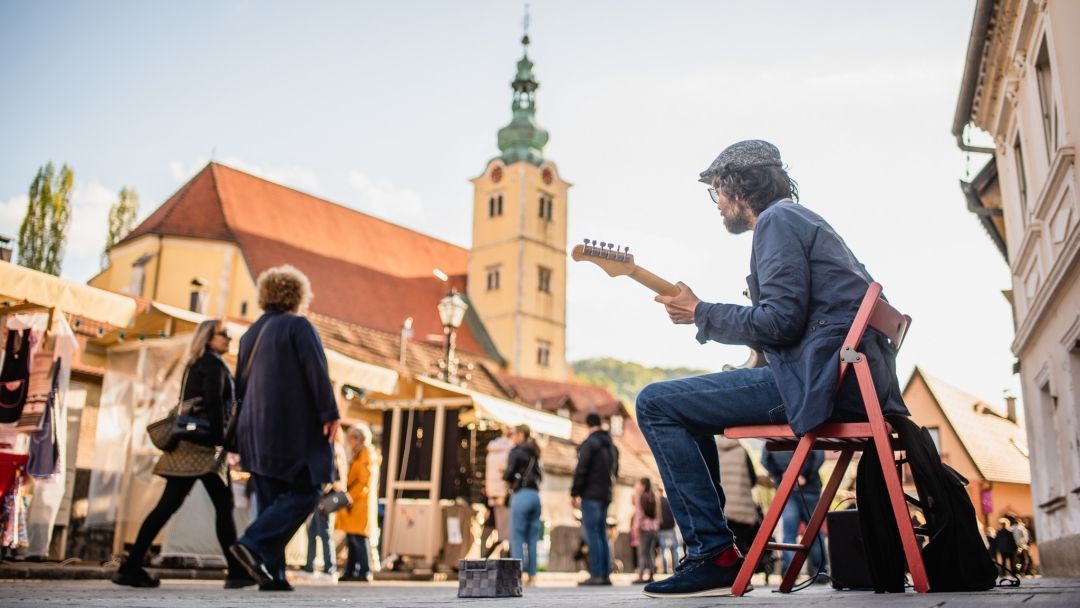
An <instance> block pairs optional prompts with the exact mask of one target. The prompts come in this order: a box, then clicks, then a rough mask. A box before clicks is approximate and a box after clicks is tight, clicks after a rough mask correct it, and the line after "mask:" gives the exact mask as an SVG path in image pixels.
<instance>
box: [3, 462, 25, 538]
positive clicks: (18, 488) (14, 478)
mask: <svg viewBox="0 0 1080 608" xmlns="http://www.w3.org/2000/svg"><path fill="white" fill-rule="evenodd" d="M26 460H27V455H26V454H9V453H6V452H0V548H3V549H4V550H5V551H7V550H9V549H17V548H19V547H26V545H27V543H28V539H27V531H26V515H27V509H28V507H29V500H28V497H27V496H26V495H25V494H26V493H25V492H24V491H23V484H24V483H25V477H26Z"/></svg>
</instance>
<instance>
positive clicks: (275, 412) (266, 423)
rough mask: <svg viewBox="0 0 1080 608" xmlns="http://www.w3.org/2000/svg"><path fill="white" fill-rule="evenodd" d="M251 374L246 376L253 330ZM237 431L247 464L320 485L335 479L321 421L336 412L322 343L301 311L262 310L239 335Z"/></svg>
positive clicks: (255, 469) (252, 469)
mask: <svg viewBox="0 0 1080 608" xmlns="http://www.w3.org/2000/svg"><path fill="white" fill-rule="evenodd" d="M268 320H273V322H272V323H271V324H270V325H269V326H267V331H266V332H265V333H264V335H263V336H262V340H261V341H260V342H259V350H258V352H257V353H255V360H254V361H253V363H252V365H251V375H250V377H247V378H243V377H241V376H243V373H244V369H245V367H246V366H247V359H248V357H249V356H251V349H252V346H253V345H254V343H255V339H256V336H257V335H258V333H259V332H260V331H261V330H262V328H263V327H264V326H266V324H267V321H268ZM236 369H237V387H236V390H237V395H238V396H239V397H240V398H241V399H242V402H241V409H240V419H239V421H238V424H237V427H236V432H237V442H238V443H239V447H240V459H241V463H242V464H243V466H244V469H245V470H247V471H250V472H252V473H256V474H258V475H263V476H266V477H271V478H274V479H279V480H282V481H286V482H298V483H308V482H310V483H311V484H313V485H320V484H325V483H330V482H331V481H332V480H333V470H334V455H333V451H332V449H331V446H330V444H329V443H328V442H327V440H326V437H325V436H323V423H325V422H329V421H331V420H337V419H338V418H339V415H338V409H337V402H336V400H335V399H334V389H333V386H332V385H331V383H330V374H329V372H328V370H327V365H326V353H325V352H323V346H322V341H321V340H319V334H318V333H316V332H315V328H314V327H313V326H312V325H311V322H310V321H308V320H307V319H305V318H304V317H301V316H299V315H294V314H289V313H279V312H268V313H264V314H263V315H262V316H261V317H259V320H258V321H255V323H254V324H252V326H251V328H250V329H249V330H248V331H247V332H246V333H245V334H244V337H243V338H241V339H240V355H239V357H238V358H237V363H236Z"/></svg>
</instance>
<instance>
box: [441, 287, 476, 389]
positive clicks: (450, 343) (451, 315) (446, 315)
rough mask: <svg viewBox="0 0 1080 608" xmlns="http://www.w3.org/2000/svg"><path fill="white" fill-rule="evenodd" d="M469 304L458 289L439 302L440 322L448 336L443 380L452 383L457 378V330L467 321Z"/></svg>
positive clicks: (451, 291) (451, 290)
mask: <svg viewBox="0 0 1080 608" xmlns="http://www.w3.org/2000/svg"><path fill="white" fill-rule="evenodd" d="M468 309H469V304H468V303H467V302H466V301H465V298H463V297H461V294H459V293H458V292H457V290H456V289H453V288H451V289H450V293H448V294H446V296H444V297H443V299H441V300H439V320H440V321H442V324H443V335H445V336H446V361H445V362H444V365H442V366H441V367H442V372H443V380H444V381H446V382H450V379H451V378H454V377H456V376H457V359H456V358H455V357H454V340H455V338H456V337H457V328H458V327H461V322H462V321H464V320H465V311H467V310H468Z"/></svg>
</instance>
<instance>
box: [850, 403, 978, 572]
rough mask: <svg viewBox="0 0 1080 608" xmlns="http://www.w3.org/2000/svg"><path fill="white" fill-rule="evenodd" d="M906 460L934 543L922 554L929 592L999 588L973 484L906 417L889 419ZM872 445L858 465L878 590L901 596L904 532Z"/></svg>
mask: <svg viewBox="0 0 1080 608" xmlns="http://www.w3.org/2000/svg"><path fill="white" fill-rule="evenodd" d="M887 418H888V420H889V423H890V424H891V425H892V427H893V428H894V429H895V430H896V432H897V434H898V435H899V437H900V443H901V445H902V447H903V449H904V451H905V453H906V454H907V462H908V465H909V466H910V467H911V473H912V476H913V477H914V479H915V486H916V488H918V491H919V495H920V497H921V499H922V500H921V501H920V503H918V504H917V505H916V506H918V507H919V508H920V509H922V511H923V515H924V516H925V518H926V532H927V536H928V538H929V540H928V541H927V543H926V546H925V547H923V549H922V558H923V563H924V565H925V566H926V576H927V579H929V583H930V591H937V592H940V591H983V590H986V589H990V588H991V587H993V586H994V584H995V582H996V580H997V568H996V567H995V566H994V562H993V561H992V560H991V558H990V553H989V552H988V551H987V550H986V546H985V545H984V544H983V535H982V532H981V531H980V530H979V528H978V525H977V524H978V520H977V519H976V517H975V507H974V506H973V505H972V504H971V499H970V498H969V497H968V494H967V491H966V490H965V489H964V487H965V486H966V485H967V484H968V480H967V479H964V477H963V476H962V475H960V474H959V473H957V472H956V471H954V470H953V469H952V468H951V467H949V466H948V465H946V464H945V463H943V462H941V456H940V455H939V454H938V451H937V448H936V447H935V446H934V441H933V439H931V437H930V433H929V432H928V431H927V430H926V429H925V428H923V427H921V426H919V425H917V424H915V423H914V422H912V421H911V420H910V419H909V418H907V417H906V416H888V417H887ZM879 462H880V461H879V460H878V457H877V452H876V450H875V449H874V447H873V441H871V442H869V443H868V444H867V449H866V450H865V451H864V452H863V454H862V458H861V459H860V461H859V469H858V477H857V483H856V489H855V491H856V497H857V498H856V500H857V501H858V505H859V525H860V528H861V529H862V535H863V543H864V545H865V547H866V556H867V565H869V567H870V575H871V578H872V579H873V581H874V590H875V591H876V592H878V593H881V592H894V593H902V592H903V591H904V572H905V560H904V550H903V545H902V544H901V542H900V532H899V530H898V529H897V527H896V522H895V520H894V519H893V517H892V507H891V505H890V502H889V494H888V490H887V488H886V486H885V478H884V477H883V476H882V474H881V465H880V464H879Z"/></svg>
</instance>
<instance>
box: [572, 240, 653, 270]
mask: <svg viewBox="0 0 1080 608" xmlns="http://www.w3.org/2000/svg"><path fill="white" fill-rule="evenodd" d="M570 257H571V258H573V259H574V261H575V262H583V261H584V262H592V263H593V264H596V265H597V266H599V267H600V268H603V269H604V272H606V273H608V275H609V276H613V277H618V276H625V275H629V274H631V273H632V272H634V269H636V268H637V265H636V264H634V256H633V255H632V254H631V253H630V248H629V247H616V246H615V244H614V243H603V242H601V243H600V244H597V243H596V241H593V240H589V239H585V244H583V245H575V246H574V250H573V251H571V252H570Z"/></svg>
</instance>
